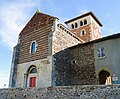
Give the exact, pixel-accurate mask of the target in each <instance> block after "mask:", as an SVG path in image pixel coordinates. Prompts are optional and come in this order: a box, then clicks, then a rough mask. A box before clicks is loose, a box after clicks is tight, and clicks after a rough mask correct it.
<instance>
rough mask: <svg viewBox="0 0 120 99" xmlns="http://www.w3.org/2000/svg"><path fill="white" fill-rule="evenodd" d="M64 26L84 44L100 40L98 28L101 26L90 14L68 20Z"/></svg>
mask: <svg viewBox="0 0 120 99" xmlns="http://www.w3.org/2000/svg"><path fill="white" fill-rule="evenodd" d="M65 24H66V25H67V27H68V28H69V29H70V30H71V31H72V32H73V33H74V34H75V35H76V36H77V37H79V38H80V39H82V40H83V41H85V42H89V41H92V40H95V39H98V38H101V30H100V28H101V27H102V26H103V25H102V23H101V22H100V21H99V20H98V18H97V17H96V16H95V15H94V14H93V13H92V12H88V13H85V14H82V15H80V16H78V17H76V18H73V19H70V20H68V21H66V22H65Z"/></svg>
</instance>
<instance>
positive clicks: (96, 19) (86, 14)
mask: <svg viewBox="0 0 120 99" xmlns="http://www.w3.org/2000/svg"><path fill="white" fill-rule="evenodd" d="M88 15H91V16H92V17H93V18H94V19H95V21H96V22H97V23H98V24H99V25H100V26H103V25H102V23H101V22H100V21H99V20H98V18H97V17H96V16H95V15H94V14H93V13H92V12H88V13H85V14H83V15H80V16H78V17H76V18H73V19H70V20H68V21H66V22H65V24H67V23H69V22H72V21H74V20H77V19H79V18H83V17H85V16H88Z"/></svg>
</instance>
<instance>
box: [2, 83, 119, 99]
mask: <svg viewBox="0 0 120 99" xmlns="http://www.w3.org/2000/svg"><path fill="white" fill-rule="evenodd" d="M0 99H120V85H109V86H104V85H101V86H95V85H94V86H92V85H89V86H87V85H82V86H62V87H61V86H59V87H48V88H39V89H31V88H29V89H21V88H16V89H0Z"/></svg>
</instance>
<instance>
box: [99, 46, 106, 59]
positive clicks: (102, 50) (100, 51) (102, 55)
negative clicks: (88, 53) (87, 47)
mask: <svg viewBox="0 0 120 99" xmlns="http://www.w3.org/2000/svg"><path fill="white" fill-rule="evenodd" d="M97 56H98V57H99V58H103V57H105V51H104V48H99V49H98V50H97Z"/></svg>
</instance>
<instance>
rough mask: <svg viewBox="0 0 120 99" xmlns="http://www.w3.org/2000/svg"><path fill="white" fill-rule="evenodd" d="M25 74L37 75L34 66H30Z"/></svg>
mask: <svg viewBox="0 0 120 99" xmlns="http://www.w3.org/2000/svg"><path fill="white" fill-rule="evenodd" d="M27 73H28V74H31V73H37V70H36V66H34V65H32V66H30V67H29V69H28V71H27Z"/></svg>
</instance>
